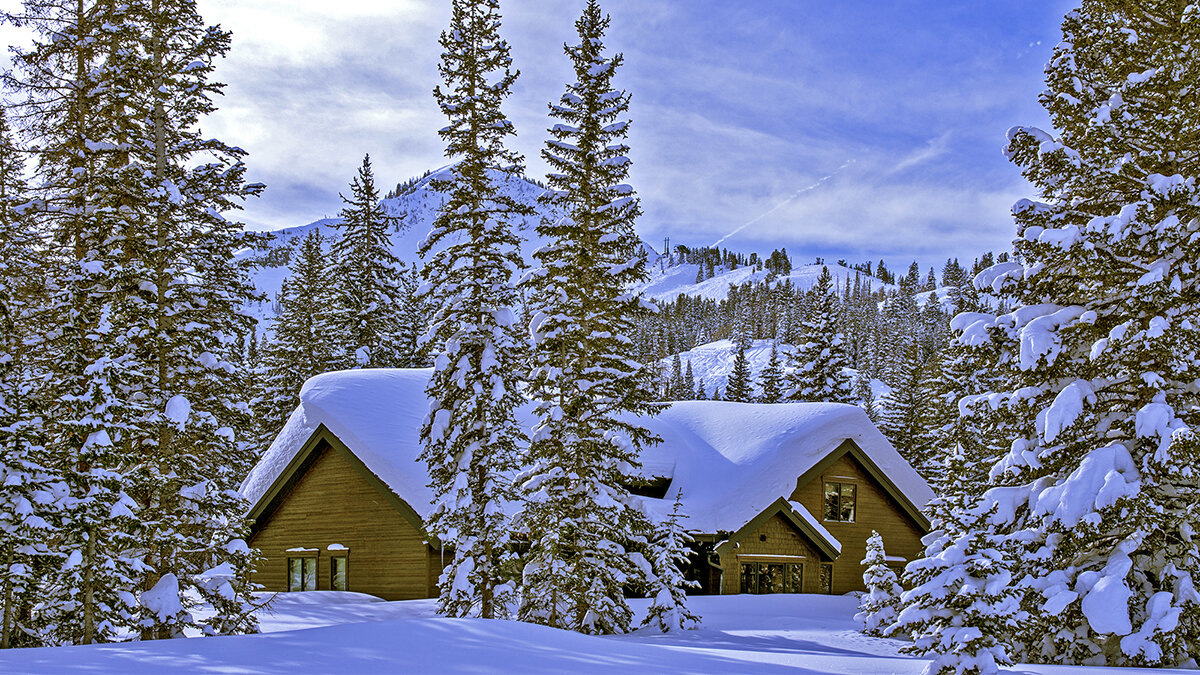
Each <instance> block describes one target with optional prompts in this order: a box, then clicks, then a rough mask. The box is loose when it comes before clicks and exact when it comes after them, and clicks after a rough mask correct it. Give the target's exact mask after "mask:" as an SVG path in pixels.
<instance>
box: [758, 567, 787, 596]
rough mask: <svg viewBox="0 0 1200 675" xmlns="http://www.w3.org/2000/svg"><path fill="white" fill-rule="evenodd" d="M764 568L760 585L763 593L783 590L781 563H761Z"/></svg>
mask: <svg viewBox="0 0 1200 675" xmlns="http://www.w3.org/2000/svg"><path fill="white" fill-rule="evenodd" d="M763 568H764V569H765V570H766V571H765V575H764V582H765V583H763V584H762V586H760V588H761V590H762V592H763V593H782V592H783V584H784V579H783V565H763Z"/></svg>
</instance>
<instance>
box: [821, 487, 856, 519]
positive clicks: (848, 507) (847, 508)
mask: <svg viewBox="0 0 1200 675" xmlns="http://www.w3.org/2000/svg"><path fill="white" fill-rule="evenodd" d="M857 491H858V488H856V487H855V486H854V485H852V484H850V483H826V484H825V520H834V521H839V522H843V523H853V522H854V506H855V502H856V501H857V500H856V493H857Z"/></svg>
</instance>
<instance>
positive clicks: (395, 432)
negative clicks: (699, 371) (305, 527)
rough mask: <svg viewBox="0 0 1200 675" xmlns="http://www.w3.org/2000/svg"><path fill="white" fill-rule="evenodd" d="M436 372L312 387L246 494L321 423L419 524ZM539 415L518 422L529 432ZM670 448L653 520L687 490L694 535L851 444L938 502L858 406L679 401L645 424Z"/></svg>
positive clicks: (755, 506)
mask: <svg viewBox="0 0 1200 675" xmlns="http://www.w3.org/2000/svg"><path fill="white" fill-rule="evenodd" d="M431 373H432V370H429V369H422V370H400V369H396V370H391V369H379V370H353V371H341V372H334V373H325V374H323V375H318V376H317V377H314V378H312V379H311V380H309V381H308V382H306V383H305V384H304V387H303V388H302V389H301V391H300V406H299V407H298V408H297V409H296V411H295V412H294V413H292V416H291V418H290V419H288V422H287V424H286V425H285V426H284V428H283V430H282V431H281V432H280V434H279V436H278V437H277V438H276V439H275V442H274V443H272V444H271V447H270V448H268V449H267V451H266V453H265V454H264V455H263V457H262V459H261V460H260V461H259V463H258V465H257V466H255V467H254V469H253V470H252V471H251V472H250V475H249V476H248V477H247V479H246V481H245V483H244V484H243V485H242V493H243V494H244V495H245V496H246V498H247V499H248V500H250V502H251V503H256V502H257V501H258V500H259V499H260V498H261V497H262V496H263V495H264V494H265V493H266V492H267V490H268V489H270V486H271V484H272V483H273V482H274V481H275V479H276V478H278V477H279V475H280V474H281V473H282V472H283V470H284V468H285V467H286V466H287V465H288V463H289V462H290V461H291V460H292V458H293V457H295V455H296V453H297V452H299V450H300V448H301V447H303V445H304V443H305V442H306V441H307V440H308V439H309V438H310V437H311V435H312V433H313V432H314V431H315V430H316V429H317V428H318V427H319V426H320V425H321V424H324V425H325V426H326V427H328V428H329V430H330V431H332V432H333V433H334V434H335V435H336V436H337V437H338V438H339V439H341V440H342V442H343V443H345V444H346V446H347V447H348V448H349V449H350V450H351V451H352V452H354V454H355V455H356V456H357V457H358V458H359V459H361V460H362V461H363V463H364V464H366V465H367V467H368V468H369V469H371V471H372V472H374V473H375V475H377V476H379V477H380V478H381V479H382V480H383V481H384V483H386V484H387V485H388V486H389V487H390V488H391V489H392V490H393V491H394V492H395V493H396V495H397V496H399V497H400V498H401V499H403V500H404V501H406V502H407V503H408V504H409V505H410V506H412V507H413V509H415V510H416V511H417V513H419V514H420V515H421V516H422V517H428V515H429V512H430V502H431V501H432V497H433V495H432V492H431V491H430V489H429V487H428V486H427V483H428V480H429V479H428V477H427V475H426V472H425V465H424V463H422V462H420V461H419V460H418V459H417V458H418V456H419V455H420V453H421V446H420V442H419V432H420V425H421V422H422V420H423V418H424V416H425V411H426V410H427V408H428V404H427V402H426V398H425V384H426V382H427V381H428V378H429V377H430V375H431ZM531 411H532V408H531V407H530V406H525V407H524V408H522V409H521V410H520V412H519V417H520V421H521V424H522V426H524V427H525V428H527V429H528V428H531V427H532V426H533V418H532V416H531V414H530V413H531ZM645 424H646V426H647V427H648V428H649V429H650V430H651V431H652V432H654V433H655V434H657V435H659V436H660V437H661V438H662V439H663V442H662V443H660V444H659V445H657V446H655V447H653V448H649V449H648V450H647V451H646V453H645V455H644V456H643V458H642V461H643V467H644V468H643V472H644V473H645V474H646V475H648V476H662V477H667V478H671V479H672V482H671V486H670V489H669V490H668V493H667V499H666V500H654V499H647V500H645V501H646V502H647V505H648V508H649V509H650V510H652V511H659V510H664V511H665V510H667V509H669V508H670V504H669V503H668V502H669V501H671V500H673V499H674V496H675V493H676V491H678V490H682V493H683V501H684V505H683V506H684V509H683V510H684V512H685V513H687V514H688V515H689V519H688V520H687V523H686V526H687V528H688V529H690V530H694V531H702V532H716V531H719V530H735V529H737V528H739V527H741V526H742V525H744V524H746V523H747V522H748V521H749V520H750V519H751V518H753V517H754V516H756V515H758V513H759V512H760V511H762V510H763V509H765V508H766V507H767V506H769V505H770V504H771V503H772V502H774V501H775V500H776V499H778V498H780V497H788V496H790V495H791V493H792V490H793V489H795V487H796V478H797V477H799V476H800V475H801V474H803V473H804V472H805V471H807V470H808V469H810V468H812V466H813V465H814V464H816V463H817V462H819V461H820V460H821V459H823V458H824V457H825V456H827V455H828V454H829V453H830V452H832V451H833V450H834V449H836V448H837V447H838V446H839V445H841V443H842V442H843V441H845V440H846V439H852V440H853V441H854V442H855V443H856V444H858V446H859V447H860V448H862V449H863V451H864V452H865V453H866V454H867V456H868V457H870V458H871V460H872V461H874V462H875V464H876V465H878V466H879V468H880V469H881V470H883V472H884V473H885V474H886V475H887V476H888V477H889V478H891V480H892V481H893V482H894V483H895V484H896V485H897V487H899V488H900V490H901V491H902V492H904V494H905V495H906V496H907V497H908V498H909V499H910V500H911V501H912V502H913V503H914V504H916V505H917V506H918V507H920V506H924V504H925V503H926V502H927V501H928V500H929V499H931V498H932V497H933V493H932V491H931V490H930V489H929V487H928V486H927V485H926V484H925V482H924V481H923V480H922V479H921V478H920V476H918V475H917V473H916V472H915V471H914V470H913V469H912V467H910V466H909V465H908V464H907V463H906V462H905V461H904V460H903V459H902V458H901V457H900V455H899V453H897V452H896V450H895V448H893V447H892V445H891V444H890V443H889V442H888V441H887V439H886V438H884V436H883V434H881V433H880V432H879V430H878V429H876V428H875V426H874V425H873V424H871V422H870V420H869V419H867V416H866V414H865V413H864V412H863V411H862V410H861V409H860V408H858V407H856V406H851V405H841V404H836V403H786V404H773V405H766V404H753V403H732V402H726V401H680V402H676V403H674V404H673V405H671V406H670V407H669V408H667V409H666V410H664V411H663V412H662V413H661V414H659V415H658V416H656V417H653V418H650V419H648V420H646V422H645Z"/></svg>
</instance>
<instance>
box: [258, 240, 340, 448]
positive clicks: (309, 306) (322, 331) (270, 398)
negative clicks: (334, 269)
mask: <svg viewBox="0 0 1200 675" xmlns="http://www.w3.org/2000/svg"><path fill="white" fill-rule="evenodd" d="M323 242H324V237H322V236H321V232H320V230H318V229H316V228H314V229H313V230H312V231H310V232H309V233H308V234H307V235H305V237H304V238H303V239H301V240H300V247H299V249H298V250H297V251H296V254H295V255H294V256H293V258H292V266H291V270H290V274H289V275H288V277H287V278H286V279H284V281H283V285H282V288H281V289H280V291H279V299H278V302H279V313H278V314H277V315H276V316H275V322H274V324H272V326H271V333H272V338H271V340H270V341H269V342H268V343H267V345H266V347H265V348H264V349H263V354H262V362H263V368H262V369H263V375H262V382H261V387H260V389H261V393H260V395H259V403H258V406H257V410H256V412H257V414H258V419H259V424H260V427H261V429H262V440H261V441H260V443H259V447H260V448H262V449H264V450H265V449H266V446H267V445H268V444H269V443H270V442H271V440H273V439H274V438H275V436H276V435H277V434H278V433H279V431H280V430H281V429H283V425H284V423H285V422H287V419H288V416H289V415H291V414H292V411H293V410H295V409H296V406H297V405H299V403H300V387H301V385H303V384H304V382H305V381H307V380H308V379H309V378H310V377H313V376H314V375H319V374H321V373H323V372H326V371H329V370H333V368H334V363H335V359H334V344H333V340H332V339H331V338H332V334H333V332H334V330H335V327H334V325H333V322H332V321H331V320H330V317H329V306H330V304H331V303H330V295H331V286H332V283H331V281H330V278H329V270H327V269H326V257H325V252H324V250H323V248H322V243H323Z"/></svg>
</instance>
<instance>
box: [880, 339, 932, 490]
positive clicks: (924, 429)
mask: <svg viewBox="0 0 1200 675" xmlns="http://www.w3.org/2000/svg"><path fill="white" fill-rule="evenodd" d="M900 363H901V365H900V368H899V370H898V371H897V373H898V374H897V376H896V377H897V379H896V383H895V384H894V385H893V386H892V389H891V390H890V391H888V393H886V394H884V395H883V400H882V402H881V408H882V410H881V412H880V419H879V430H880V431H882V432H883V435H884V436H887V437H888V440H889V441H891V442H892V445H894V446H896V449H897V450H898V451H899V452H900V455H901V456H902V457H904V459H905V460H907V461H908V463H909V464H911V465H912V467H913V468H914V469H916V470H917V473H919V474H921V476H922V477H923V478H925V479H926V480H929V479H931V478H932V477H933V475H934V474H935V473H936V471H937V462H938V459H939V458H938V456H937V455H936V452H935V450H934V447H933V445H934V437H933V435H932V434H931V430H930V429H929V427H928V426H927V422H928V419H927V412H928V408H929V406H930V405H931V404H932V403H933V400H934V398H936V396H935V394H934V392H933V391H931V390H930V389H929V386H930V383H931V380H930V378H928V377H927V376H926V373H925V364H924V362H923V361H922V359H921V347H920V345H919V344H918V343H917V341H916V340H911V341H909V343H908V345H907V346H906V347H905V349H904V354H903V359H902V360H901V362H900Z"/></svg>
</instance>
